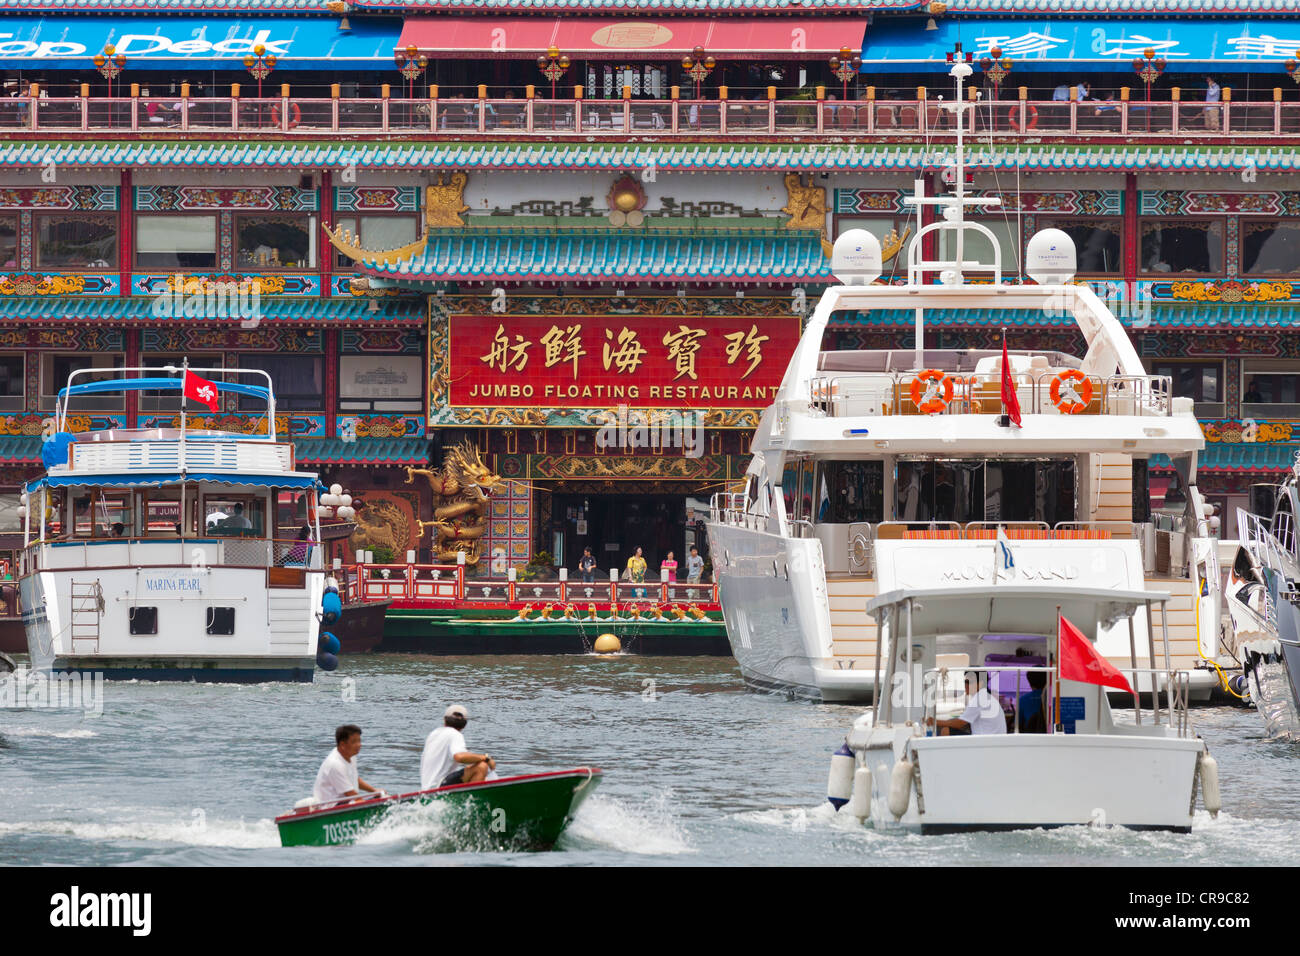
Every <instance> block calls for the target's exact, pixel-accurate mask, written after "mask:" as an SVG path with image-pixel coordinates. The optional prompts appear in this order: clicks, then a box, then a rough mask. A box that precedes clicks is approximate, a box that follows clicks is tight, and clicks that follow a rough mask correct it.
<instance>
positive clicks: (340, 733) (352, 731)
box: [312, 724, 383, 803]
mask: <svg viewBox="0 0 1300 956" xmlns="http://www.w3.org/2000/svg"><path fill="white" fill-rule="evenodd" d="M334 743H335V744H336V746H335V747H334V749H333V750H331V751H330V752H329V756H328V757H326V758H325V760H324V761H323V762H322V763H321V765H320V770H318V771H316V786H315V788H314V789H313V790H312V798H313V799H314V800H315V801H316V802H317V803H330V802H333V801H337V800H339V799H340V798H342V797H355V796H358V792H357V791H358V790H365V791H366V792H368V793H378V794H382V793H383V791H382V790H377V789H375V788H374V787H372V786H370V784H368V783H366V782H365V781H364V780H362V779H361V778H360V777H359V776H357V764H356V760H355V758H356V755H357V754H359V753H360V752H361V728H360V727H358V726H356V724H344V725H343V726H342V727H340V728H338V730H336V731H334Z"/></svg>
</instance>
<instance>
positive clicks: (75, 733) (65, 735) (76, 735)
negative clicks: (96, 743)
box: [0, 727, 99, 740]
mask: <svg viewBox="0 0 1300 956" xmlns="http://www.w3.org/2000/svg"><path fill="white" fill-rule="evenodd" d="M98 736H99V734H97V733H95V732H94V731H93V730H87V729H85V728H77V729H75V730H48V729H46V728H44V727H0V737H56V738H58V739H59V740H79V739H81V738H83V737H98Z"/></svg>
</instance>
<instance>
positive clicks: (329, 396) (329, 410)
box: [323, 328, 343, 438]
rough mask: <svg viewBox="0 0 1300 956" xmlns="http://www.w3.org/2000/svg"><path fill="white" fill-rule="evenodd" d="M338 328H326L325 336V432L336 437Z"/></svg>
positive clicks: (339, 333)
mask: <svg viewBox="0 0 1300 956" xmlns="http://www.w3.org/2000/svg"><path fill="white" fill-rule="evenodd" d="M342 334H343V333H342V332H341V331H340V330H339V329H331V328H326V329H325V330H324V332H323V335H324V337H325V434H326V435H328V436H329V437H330V438H336V437H338V411H339V336H340V335H342Z"/></svg>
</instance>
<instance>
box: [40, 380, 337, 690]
mask: <svg viewBox="0 0 1300 956" xmlns="http://www.w3.org/2000/svg"><path fill="white" fill-rule="evenodd" d="M122 372H123V374H124V375H125V376H126V377H123V378H113V379H109V380H95V379H93V378H91V376H92V375H95V374H103V373H102V370H101V371H99V372H96V371H94V370H91V369H83V370H77V371H74V372H73V373H72V374H71V375H70V376H69V377H68V384H67V386H66V387H64V388H63V389H61V390H60V392H59V395H58V403H57V406H56V413H55V431H54V434H53V435H52V437H50V438H48V439H47V440H46V442H45V444H44V447H43V450H42V454H43V457H44V459H45V465H46V474H45V475H44V477H42V478H39V479H37V480H35V481H32V482H31V483H29V484H28V485H27V487H26V488H25V491H24V497H23V500H24V502H25V504H26V508H25V511H26V517H27V520H26V522H25V525H26V527H25V532H24V548H23V551H22V553H21V559H20V579H19V588H20V593H21V607H22V612H23V623H24V626H25V628H26V632H27V645H28V651H29V653H30V654H31V661H32V666H33V668H35V669H38V670H46V671H49V670H53V671H95V672H100V673H103V674H104V676H105V677H107V678H109V679H112V678H143V679H149V680H162V679H182V680H201V681H268V680H295V681H310V680H312V678H313V675H314V671H315V667H316V663H317V651H318V648H317V638H318V635H319V627H320V620H321V612H322V608H323V599H325V600H326V601H328V599H329V598H331V597H333V598H335V599H337V596H336V595H327V594H325V591H326V587H325V576H324V571H323V570H322V561H321V553H320V552H321V549H320V547H318V546H317V544H316V542H319V541H320V540H321V538H320V526H319V520H318V518H317V514H316V496H317V486H318V479H317V477H316V475H315V474H314V473H311V472H301V471H296V470H295V469H294V452H293V445H292V443H290V442H288V441H283V440H280V439H279V437H278V435H277V431H276V417H275V397H274V394H273V392H272V388H271V384H270V378H269V376H267V375H266V373H265V372H262V371H259V370H255V369H225V370H222V369H192V368H188V367H183V368H176V367H171V366H168V367H164V368H142V367H141V368H127V369H123V370H122ZM198 373H202V374H203V375H207V376H210V378H211V379H213V380H212V381H209V380H208V379H204V378H200V377H199V374H198ZM249 379H253V380H255V381H258V382H261V381H263V380H264V381H265V384H248V380H249ZM190 381H197V382H201V383H203V384H202V386H200V387H201V388H204V389H210V390H211V391H204V393H203V398H204V400H205V401H209V402H210V403H211V405H212V406H213V407H215V406H216V405H217V402H218V400H219V398H218V396H221V395H224V394H225V393H233V394H235V395H238V396H239V400H240V402H241V403H256V410H257V411H258V412H260V411H261V410H262V408H263V407H264V408H265V428H264V429H260V433H258V434H244V433H227V432H220V431H213V430H202V429H193V428H188V427H187V418H186V413H185V411H184V410H183V409H184V405H183V404H182V411H181V413H180V427H179V428H150V429H113V430H108V431H96V432H87V433H80V434H70V433H69V431H68V428H69V424H70V422H71V421H72V420H73V419H74V418H75V412H76V410H77V407H78V400H79V399H80V398H82V397H83V396H88V395H101V394H106V393H108V394H111V393H121V392H126V391H137V392H138V391H150V392H155V393H158V392H163V393H167V392H172V393H176V392H181V391H183V390H185V389H186V384H185V383H186V382H190ZM70 409H71V410H72V412H73V413H74V415H72V416H70V415H69V410H70ZM258 427H259V428H260V425H259V426H258ZM329 616H330V615H329V612H328V611H326V617H329ZM325 656H327V655H322V657H325ZM334 661H335V659H334V658H332V656H331V657H329V660H327V661H325V662H324V664H323V665H322V666H333V663H334Z"/></svg>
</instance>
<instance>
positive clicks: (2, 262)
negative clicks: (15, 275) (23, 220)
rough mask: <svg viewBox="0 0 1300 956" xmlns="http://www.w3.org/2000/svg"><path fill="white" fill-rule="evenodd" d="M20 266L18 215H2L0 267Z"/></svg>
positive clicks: (0, 217)
mask: <svg viewBox="0 0 1300 956" xmlns="http://www.w3.org/2000/svg"><path fill="white" fill-rule="evenodd" d="M17 268H18V217H17V216H0V269H17Z"/></svg>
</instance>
